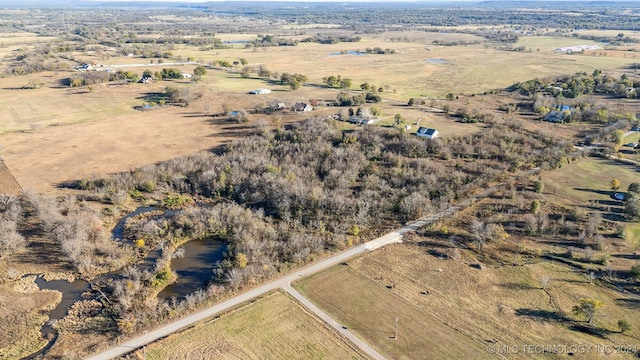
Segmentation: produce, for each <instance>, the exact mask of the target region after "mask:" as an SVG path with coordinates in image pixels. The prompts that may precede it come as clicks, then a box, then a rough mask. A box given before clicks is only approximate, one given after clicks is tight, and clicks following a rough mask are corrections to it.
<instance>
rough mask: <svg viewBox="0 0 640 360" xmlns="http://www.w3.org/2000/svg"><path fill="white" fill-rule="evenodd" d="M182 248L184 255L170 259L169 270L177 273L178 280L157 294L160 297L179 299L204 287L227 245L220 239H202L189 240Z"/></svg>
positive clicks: (222, 256)
mask: <svg viewBox="0 0 640 360" xmlns="http://www.w3.org/2000/svg"><path fill="white" fill-rule="evenodd" d="M183 249H184V256H182V257H181V258H176V259H173V260H171V270H172V271H174V272H175V273H176V275H178V280H177V281H176V282H175V283H173V284H171V285H169V286H167V287H166V288H164V290H162V291H161V292H160V294H158V298H160V299H168V298H171V297H176V298H178V299H179V298H182V297H184V296H186V295H188V294H191V293H192V292H194V291H196V290H198V289H205V288H206V287H207V285H208V284H209V281H211V278H212V277H213V270H214V269H215V268H216V267H217V266H218V264H219V262H220V261H222V259H223V258H224V252H225V250H226V249H227V247H226V245H225V243H224V242H222V241H217V240H212V239H204V240H194V241H189V242H188V243H186V244H185V245H184V246H183Z"/></svg>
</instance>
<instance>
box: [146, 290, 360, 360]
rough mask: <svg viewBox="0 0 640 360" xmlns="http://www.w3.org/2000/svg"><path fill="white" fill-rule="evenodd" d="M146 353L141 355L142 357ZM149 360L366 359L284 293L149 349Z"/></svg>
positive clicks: (223, 316)
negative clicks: (207, 359) (209, 359)
mask: <svg viewBox="0 0 640 360" xmlns="http://www.w3.org/2000/svg"><path fill="white" fill-rule="evenodd" d="M143 352H144V351H138V352H137V355H138V356H142V353H143ZM146 356H147V359H204V358H216V359H362V358H363V357H362V356H361V355H360V354H359V353H357V352H355V351H354V350H353V349H352V347H351V345H349V344H347V343H346V342H345V340H343V339H341V338H340V337H339V336H338V335H337V334H336V333H334V332H333V331H331V330H329V329H328V328H327V327H326V326H325V325H324V324H323V323H321V322H320V321H318V320H317V319H315V318H314V317H313V316H312V315H310V314H309V313H307V312H306V310H304V309H303V308H302V307H301V306H300V305H298V304H297V303H296V302H295V301H294V300H292V299H290V298H289V297H288V296H286V295H284V294H282V293H273V294H270V295H268V296H266V297H264V298H261V299H258V300H256V301H254V302H252V303H250V304H248V305H245V306H243V307H241V308H239V309H236V310H234V311H232V312H230V313H227V314H224V315H222V316H220V317H219V318H216V319H214V320H210V321H208V322H206V323H201V324H199V325H196V326H195V327H194V328H192V329H189V330H186V331H184V332H181V333H177V334H174V335H171V336H169V337H168V338H166V339H163V340H160V341H158V342H156V343H153V344H151V345H149V347H148V348H147V351H146Z"/></svg>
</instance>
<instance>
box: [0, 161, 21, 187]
mask: <svg viewBox="0 0 640 360" xmlns="http://www.w3.org/2000/svg"><path fill="white" fill-rule="evenodd" d="M21 191H22V189H21V188H20V184H18V182H17V181H16V179H15V178H14V177H13V174H11V171H10V170H9V168H7V166H6V165H5V164H4V161H2V159H0V193H2V194H12V195H17V194H19V193H20V192H21Z"/></svg>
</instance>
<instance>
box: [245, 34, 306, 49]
mask: <svg viewBox="0 0 640 360" xmlns="http://www.w3.org/2000/svg"><path fill="white" fill-rule="evenodd" d="M296 45H298V40H292V39H285V38H282V37H279V36H273V35H258V38H257V39H254V40H251V41H250V42H249V43H247V46H248V47H250V46H253V47H267V46H296Z"/></svg>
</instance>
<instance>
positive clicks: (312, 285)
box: [296, 246, 493, 359]
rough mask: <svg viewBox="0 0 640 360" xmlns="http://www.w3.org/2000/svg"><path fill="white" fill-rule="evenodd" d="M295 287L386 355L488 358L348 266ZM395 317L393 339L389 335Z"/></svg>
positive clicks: (474, 344)
mask: <svg viewBox="0 0 640 360" xmlns="http://www.w3.org/2000/svg"><path fill="white" fill-rule="evenodd" d="M394 247H395V246H394ZM381 252H386V251H381ZM296 287H297V288H298V289H299V290H300V291H301V292H302V293H303V294H305V296H307V297H309V298H310V299H311V300H312V301H313V302H314V303H316V304H317V305H318V306H320V307H321V308H322V309H324V310H325V311H327V312H328V313H329V314H331V316H332V317H333V318H334V319H336V320H337V321H338V322H340V323H342V324H344V326H346V327H347V328H348V329H351V331H352V332H354V333H356V334H357V335H358V336H360V337H362V338H363V339H365V340H366V341H367V342H368V343H369V344H371V345H372V346H373V347H374V348H376V349H377V350H378V351H380V352H381V353H382V354H384V355H386V356H389V357H390V358H393V359H421V358H431V359H436V358H438V359H461V358H473V359H482V358H493V356H491V355H490V354H487V353H486V352H484V348H483V346H482V344H481V343H480V342H476V341H474V339H471V338H469V337H467V336H465V335H464V334H460V333H459V332H457V331H456V330H455V329H454V328H451V327H450V326H448V325H447V324H445V323H443V322H442V321H440V320H439V319H438V318H437V317H436V316H434V315H433V313H431V312H430V311H425V309H421V308H419V307H416V306H415V305H414V304H412V303H411V302H408V301H405V300H404V299H402V298H401V297H398V296H397V295H396V294H394V293H393V292H391V291H389V290H388V289H387V288H385V287H384V286H383V284H381V283H376V282H375V281H374V280H373V279H371V278H369V277H368V276H367V275H364V274H361V273H359V272H358V271H357V270H354V269H352V268H351V267H350V266H344V265H343V266H338V267H335V268H333V269H332V270H329V271H327V272H324V273H322V274H319V275H315V276H312V277H311V278H309V279H305V280H303V281H301V282H299V283H298V285H296ZM396 316H397V317H398V319H399V326H398V338H397V339H394V338H393V337H394V336H395V318H396Z"/></svg>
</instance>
